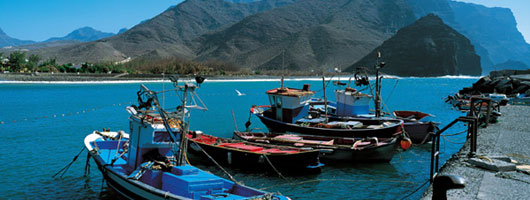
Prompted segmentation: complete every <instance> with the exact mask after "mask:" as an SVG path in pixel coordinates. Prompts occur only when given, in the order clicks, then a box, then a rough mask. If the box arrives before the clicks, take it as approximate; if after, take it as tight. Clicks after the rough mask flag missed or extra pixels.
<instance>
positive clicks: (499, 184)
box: [421, 105, 530, 200]
mask: <svg viewBox="0 0 530 200" xmlns="http://www.w3.org/2000/svg"><path fill="white" fill-rule="evenodd" d="M501 112H502V116H500V117H499V122H498V123H495V124H489V126H488V127H486V128H479V130H478V135H477V152H476V155H478V156H475V157H473V158H479V159H480V158H482V159H485V160H488V159H489V160H490V163H499V162H500V161H495V162H493V161H491V159H493V160H496V159H497V158H496V157H499V158H505V159H506V158H507V159H508V160H509V161H508V163H511V164H513V165H515V166H519V165H521V166H524V165H526V166H529V164H530V154H529V153H528V149H527V147H528V143H529V142H530V137H528V136H529V135H528V134H529V132H528V129H529V128H530V124H528V123H521V121H520V120H521V119H528V118H529V117H530V107H529V106H520V105H509V106H505V107H502V110H501ZM469 150H470V140H466V142H465V144H464V145H463V146H462V148H461V149H460V150H459V151H458V152H457V153H455V154H454V155H452V156H451V158H449V159H448V160H447V161H446V162H445V163H444V164H443V165H442V166H441V167H440V171H439V174H441V175H443V174H454V175H458V176H460V177H462V178H464V179H465V182H466V185H465V187H464V188H463V189H454V190H449V191H447V197H448V199H529V198H530V193H528V192H527V189H528V187H529V186H530V175H529V174H527V173H529V171H526V172H523V171H520V170H519V169H517V170H504V169H503V170H500V171H495V170H491V169H484V168H482V167H479V166H478V165H474V164H471V163H470V161H469V160H470V158H469V157H468V156H467V155H468V152H469ZM488 157H491V158H488ZM506 161H507V160H505V162H506ZM498 165H500V164H498ZM504 165H508V164H504ZM529 167H530V166H529ZM432 189H433V188H432V185H430V186H429V188H428V189H427V190H426V191H425V192H424V193H423V195H422V198H421V199H422V200H429V199H431V198H432V195H433V190H432Z"/></svg>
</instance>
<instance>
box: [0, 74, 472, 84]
mask: <svg viewBox="0 0 530 200" xmlns="http://www.w3.org/2000/svg"><path fill="white" fill-rule="evenodd" d="M169 76H170V75H161V74H76V73H39V74H37V75H36V74H33V73H0V83H13V84H16V83H139V82H170V80H169V78H168V77H169ZM184 77H185V78H186V79H188V78H191V76H184ZM204 77H206V82H254V81H280V79H281V76H272V75H235V76H226V75H225V76H217V75H205V76H204ZM350 77H352V75H343V74H341V75H332V74H330V75H326V80H342V81H348V79H349V78H350ZM387 78H388V79H401V78H450V79H479V78H480V76H466V75H460V76H453V75H447V76H438V77H399V76H392V75H387ZM370 79H372V77H370ZM285 80H288V81H307V80H309V81H319V80H322V76H321V75H315V76H287V77H286V78H285Z"/></svg>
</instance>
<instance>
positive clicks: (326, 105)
mask: <svg viewBox="0 0 530 200" xmlns="http://www.w3.org/2000/svg"><path fill="white" fill-rule="evenodd" d="M322 88H323V92H324V112H325V118H326V123H328V98H327V96H326V79H325V78H324V76H322Z"/></svg>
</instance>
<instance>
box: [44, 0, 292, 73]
mask: <svg viewBox="0 0 530 200" xmlns="http://www.w3.org/2000/svg"><path fill="white" fill-rule="evenodd" d="M294 1H295V0H264V1H259V2H250V3H231V2H227V1H224V0H208V1H205V0H187V1H185V2H182V3H180V4H179V5H177V6H175V7H171V8H169V9H168V10H166V11H164V12H163V13H161V14H160V15H158V16H156V17H154V18H152V19H150V20H147V21H145V22H143V23H140V24H138V25H137V26H135V27H133V28H131V29H129V30H127V31H126V32H124V33H122V34H119V35H116V36H114V37H110V38H105V39H101V40H98V41H94V42H88V43H83V44H79V45H73V46H67V47H57V48H47V49H39V50H36V51H35V52H34V53H37V54H40V55H41V56H42V57H50V56H56V57H57V60H58V62H62V63H64V62H86V61H88V62H102V61H119V60H123V59H126V58H128V57H133V58H134V57H142V56H145V57H149V58H163V57H183V58H188V59H189V58H193V57H194V56H195V54H194V51H193V50H192V49H190V47H189V46H188V45H187V44H185V43H186V42H188V41H190V40H192V39H195V38H196V37H198V36H200V35H202V34H205V33H207V32H211V31H215V30H218V29H220V28H223V27H225V26H229V25H231V24H234V23H236V22H238V21H240V20H242V19H243V18H245V17H246V16H249V15H252V14H255V13H258V12H261V11H264V10H270V9H272V8H275V7H279V6H283V5H286V4H290V3H292V2H294Z"/></svg>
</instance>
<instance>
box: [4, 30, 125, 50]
mask: <svg viewBox="0 0 530 200" xmlns="http://www.w3.org/2000/svg"><path fill="white" fill-rule="evenodd" d="M122 30H123V29H122ZM122 30H120V31H122ZM113 35H115V34H114V33H106V32H102V31H98V30H96V29H94V28H92V27H88V26H86V27H82V28H79V29H76V30H74V31H72V32H70V33H69V34H67V35H66V36H64V37H52V38H50V39H47V40H45V41H42V42H36V41H32V40H18V39H15V38H11V37H9V36H8V35H7V34H5V33H4V32H3V31H2V30H1V29H0V47H8V46H11V47H13V46H16V47H17V49H27V50H35V49H41V48H47V47H58V46H66V45H70V44H78V43H81V42H89V41H94V40H99V39H101V38H106V37H110V36H113Z"/></svg>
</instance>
